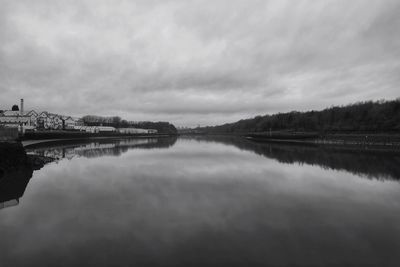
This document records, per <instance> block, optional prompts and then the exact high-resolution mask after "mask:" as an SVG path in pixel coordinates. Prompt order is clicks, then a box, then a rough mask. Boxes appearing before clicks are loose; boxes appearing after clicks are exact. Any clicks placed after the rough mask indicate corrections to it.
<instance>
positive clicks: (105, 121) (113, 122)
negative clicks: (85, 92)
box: [82, 115, 177, 134]
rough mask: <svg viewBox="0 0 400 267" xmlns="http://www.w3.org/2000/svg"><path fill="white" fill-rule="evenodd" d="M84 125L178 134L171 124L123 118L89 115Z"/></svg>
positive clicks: (84, 118)
mask: <svg viewBox="0 0 400 267" xmlns="http://www.w3.org/2000/svg"><path fill="white" fill-rule="evenodd" d="M82 120H83V123H84V124H85V125H87V126H110V127H115V128H138V129H155V130H157V132H158V133H165V134H176V133H177V130H176V128H175V126H174V125H173V124H171V123H169V122H163V121H159V122H151V121H139V122H133V121H127V120H123V119H121V117H118V116H113V117H103V116H94V115H87V116H84V117H83V118H82Z"/></svg>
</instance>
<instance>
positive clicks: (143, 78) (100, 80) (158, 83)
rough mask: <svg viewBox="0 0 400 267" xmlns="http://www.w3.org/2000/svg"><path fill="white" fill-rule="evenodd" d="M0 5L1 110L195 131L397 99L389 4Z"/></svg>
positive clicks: (399, 43)
mask: <svg viewBox="0 0 400 267" xmlns="http://www.w3.org/2000/svg"><path fill="white" fill-rule="evenodd" d="M0 4H1V6H2V9H1V11H0V90H1V92H0V93H1V97H0V109H5V108H8V107H9V106H11V105H12V104H14V103H16V102H17V101H18V99H19V98H20V97H24V98H25V100H26V104H27V107H28V108H35V109H39V110H49V111H52V112H57V113H65V114H72V115H85V114H102V115H120V116H124V117H126V118H127V119H131V120H167V121H171V122H172V123H175V124H177V125H197V124H198V123H200V124H218V123H224V122H228V121H232V120H236V119H240V118H246V117H250V116H254V115H257V114H265V113H273V112H284V111H290V110H295V109H299V110H307V109H320V108H324V107H326V106H330V105H332V104H346V103H349V102H354V101H360V100H369V99H381V98H387V99H391V98H396V97H398V96H399V95H398V92H397V91H398V86H399V82H400V81H399V75H398V74H399V73H400V72H399V71H400V60H399V59H400V37H398V34H397V29H399V28H400V19H399V18H398V15H397V14H398V13H399V12H400V4H399V3H398V1H394V0H393V1H392V0H384V1H382V0H379V1H378V0H375V1H369V2H368V3H365V1H361V0H360V1H351V2H348V1H344V0H335V1H318V2H316V1H311V0H304V1H295V2H294V1H259V0H250V1H244V0H230V1H227V0H216V1H200V0H189V1H183V0H182V1H180V0H169V1H155V0H154V1H142V0H138V1H122V0H121V1H111V0H110V1H106V0H101V1H93V0H85V1H68V0H63V1H56V2H55V1H49V0H47V1H46V0H39V1H35V2H32V1H27V0H25V1H11V0H0Z"/></svg>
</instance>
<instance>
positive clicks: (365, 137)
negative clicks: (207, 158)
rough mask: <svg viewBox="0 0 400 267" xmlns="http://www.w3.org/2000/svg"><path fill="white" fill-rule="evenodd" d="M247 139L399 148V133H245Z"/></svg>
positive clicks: (287, 142) (270, 141)
mask: <svg viewBox="0 0 400 267" xmlns="http://www.w3.org/2000/svg"><path fill="white" fill-rule="evenodd" d="M244 136H245V137H246V138H247V139H248V140H251V141H256V142H269V143H286V144H290V143H293V144H317V145H340V146H356V147H359V146H369V147H383V148H390V149H400V135H399V134H343V133H339V134H325V135H318V134H315V133H303V134H281V135H279V134H274V135H269V134H257V133H254V134H247V135H244Z"/></svg>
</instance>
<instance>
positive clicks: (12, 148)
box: [0, 142, 54, 179]
mask: <svg viewBox="0 0 400 267" xmlns="http://www.w3.org/2000/svg"><path fill="white" fill-rule="evenodd" d="M52 161H54V159H52V158H48V157H43V156H37V155H27V154H26V152H25V149H24V148H23V146H22V144H21V143H19V142H0V179H1V177H3V176H5V174H6V173H9V172H14V171H19V170H22V169H27V170H31V171H33V170H39V169H40V168H42V167H43V166H44V165H45V164H47V163H49V162H52Z"/></svg>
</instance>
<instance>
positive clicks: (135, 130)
mask: <svg viewBox="0 0 400 267" xmlns="http://www.w3.org/2000/svg"><path fill="white" fill-rule="evenodd" d="M118 132H119V133H121V134H154V133H157V130H154V129H139V128H119V129H118Z"/></svg>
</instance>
